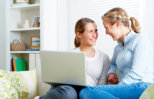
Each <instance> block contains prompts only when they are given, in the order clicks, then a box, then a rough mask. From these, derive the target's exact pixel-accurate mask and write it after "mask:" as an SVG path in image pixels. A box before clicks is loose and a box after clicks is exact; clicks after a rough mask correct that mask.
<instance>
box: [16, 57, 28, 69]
mask: <svg viewBox="0 0 154 99" xmlns="http://www.w3.org/2000/svg"><path fill="white" fill-rule="evenodd" d="M15 63H16V70H17V71H26V70H27V68H26V62H25V59H15Z"/></svg>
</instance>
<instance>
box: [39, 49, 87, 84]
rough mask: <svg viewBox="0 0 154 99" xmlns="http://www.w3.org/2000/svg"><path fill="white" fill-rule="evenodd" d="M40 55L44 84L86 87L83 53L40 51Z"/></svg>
mask: <svg viewBox="0 0 154 99" xmlns="http://www.w3.org/2000/svg"><path fill="white" fill-rule="evenodd" d="M40 55H41V69H42V79H43V81H44V82H46V83H56V84H71V85H80V86H86V77H85V53H81V52H60V51H41V52H40Z"/></svg>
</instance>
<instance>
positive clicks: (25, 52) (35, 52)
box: [10, 51, 40, 54]
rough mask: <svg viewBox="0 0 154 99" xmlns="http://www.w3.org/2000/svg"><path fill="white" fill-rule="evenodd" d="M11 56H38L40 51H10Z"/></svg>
mask: <svg viewBox="0 0 154 99" xmlns="http://www.w3.org/2000/svg"><path fill="white" fill-rule="evenodd" d="M10 53H11V54H39V53H40V51H10Z"/></svg>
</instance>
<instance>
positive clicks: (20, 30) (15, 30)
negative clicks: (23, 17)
mask: <svg viewBox="0 0 154 99" xmlns="http://www.w3.org/2000/svg"><path fill="white" fill-rule="evenodd" d="M36 30H40V28H33V27H32V28H16V29H11V30H10V31H11V32H22V31H36Z"/></svg>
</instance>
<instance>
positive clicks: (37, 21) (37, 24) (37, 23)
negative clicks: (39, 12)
mask: <svg viewBox="0 0 154 99" xmlns="http://www.w3.org/2000/svg"><path fill="white" fill-rule="evenodd" d="M32 27H40V16H34V18H33V20H32Z"/></svg>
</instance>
